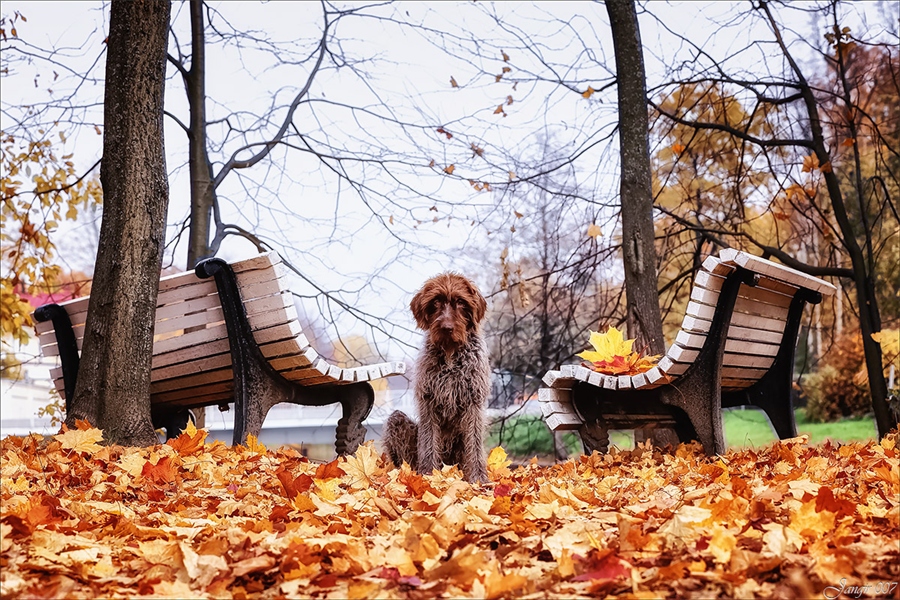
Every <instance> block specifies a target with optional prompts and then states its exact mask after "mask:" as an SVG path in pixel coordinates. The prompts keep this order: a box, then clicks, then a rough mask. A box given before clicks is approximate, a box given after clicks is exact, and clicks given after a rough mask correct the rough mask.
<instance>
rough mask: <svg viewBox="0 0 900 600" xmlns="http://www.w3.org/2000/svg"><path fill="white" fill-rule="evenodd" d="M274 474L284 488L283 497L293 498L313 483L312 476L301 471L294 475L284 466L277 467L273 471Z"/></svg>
mask: <svg viewBox="0 0 900 600" xmlns="http://www.w3.org/2000/svg"><path fill="white" fill-rule="evenodd" d="M275 476H276V477H278V481H279V482H281V488H282V490H284V497H285V498H287V499H288V500H293V499H294V498H296V497H297V494H301V493H303V492H305V491H307V490H308V489H309V488H310V486H312V484H313V478H312V477H310V476H309V475H306V474H305V473H301V474H300V475H298V476H297V477H294V476H293V475H292V474H291V472H290V471H288V470H287V469H285V468H284V467H279V468H278V469H276V471H275Z"/></svg>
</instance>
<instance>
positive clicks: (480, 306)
mask: <svg viewBox="0 0 900 600" xmlns="http://www.w3.org/2000/svg"><path fill="white" fill-rule="evenodd" d="M468 286H469V294H470V295H471V300H472V302H471V304H472V324H473V325H478V324H479V323H481V320H482V319H484V315H485V313H487V301H486V300H485V299H484V296H482V295H481V292H479V291H478V288H477V287H475V286H474V285H473V284H472V283H468Z"/></svg>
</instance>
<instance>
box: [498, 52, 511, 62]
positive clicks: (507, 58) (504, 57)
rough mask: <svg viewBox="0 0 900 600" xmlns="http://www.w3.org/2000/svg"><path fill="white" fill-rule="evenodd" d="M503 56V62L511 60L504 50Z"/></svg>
mask: <svg viewBox="0 0 900 600" xmlns="http://www.w3.org/2000/svg"><path fill="white" fill-rule="evenodd" d="M500 54H501V56H503V62H509V55H508V54H507V53H506V52H504V51H503V50H501V51H500Z"/></svg>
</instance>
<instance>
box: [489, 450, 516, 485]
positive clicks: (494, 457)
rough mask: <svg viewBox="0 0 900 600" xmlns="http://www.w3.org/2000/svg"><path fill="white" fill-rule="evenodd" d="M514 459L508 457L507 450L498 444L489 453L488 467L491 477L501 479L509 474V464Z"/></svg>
mask: <svg viewBox="0 0 900 600" xmlns="http://www.w3.org/2000/svg"><path fill="white" fill-rule="evenodd" d="M511 464H512V461H511V460H509V459H508V458H507V455H506V450H504V449H503V448H501V447H500V446H497V447H496V448H494V449H493V450H491V452H490V454H488V459H487V468H488V474H489V475H490V476H491V479H499V478H500V477H507V476H508V475H509V465H511Z"/></svg>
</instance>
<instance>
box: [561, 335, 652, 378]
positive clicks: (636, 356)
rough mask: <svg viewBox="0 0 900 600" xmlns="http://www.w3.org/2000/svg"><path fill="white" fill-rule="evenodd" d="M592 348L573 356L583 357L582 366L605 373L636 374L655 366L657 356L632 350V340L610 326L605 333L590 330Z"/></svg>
mask: <svg viewBox="0 0 900 600" xmlns="http://www.w3.org/2000/svg"><path fill="white" fill-rule="evenodd" d="M590 343H591V346H593V347H594V349H593V350H585V351H584V352H581V353H579V354H576V355H575V356H577V357H579V358H583V359H584V360H585V361H586V362H585V363H584V366H586V367H587V368H589V369H591V370H593V371H596V372H598V373H603V374H605V375H637V374H638V373H643V372H645V371H649V370H650V369H652V368H653V367H654V366H656V361H658V360H659V358H660V357H659V356H645V355H644V354H643V353H642V352H635V351H634V350H633V346H634V340H626V339H625V336H623V335H622V332H621V331H619V330H618V329H617V328H615V327H613V326H610V327H609V329H607V330H606V333H598V332H596V331H592V332H591V338H590Z"/></svg>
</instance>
